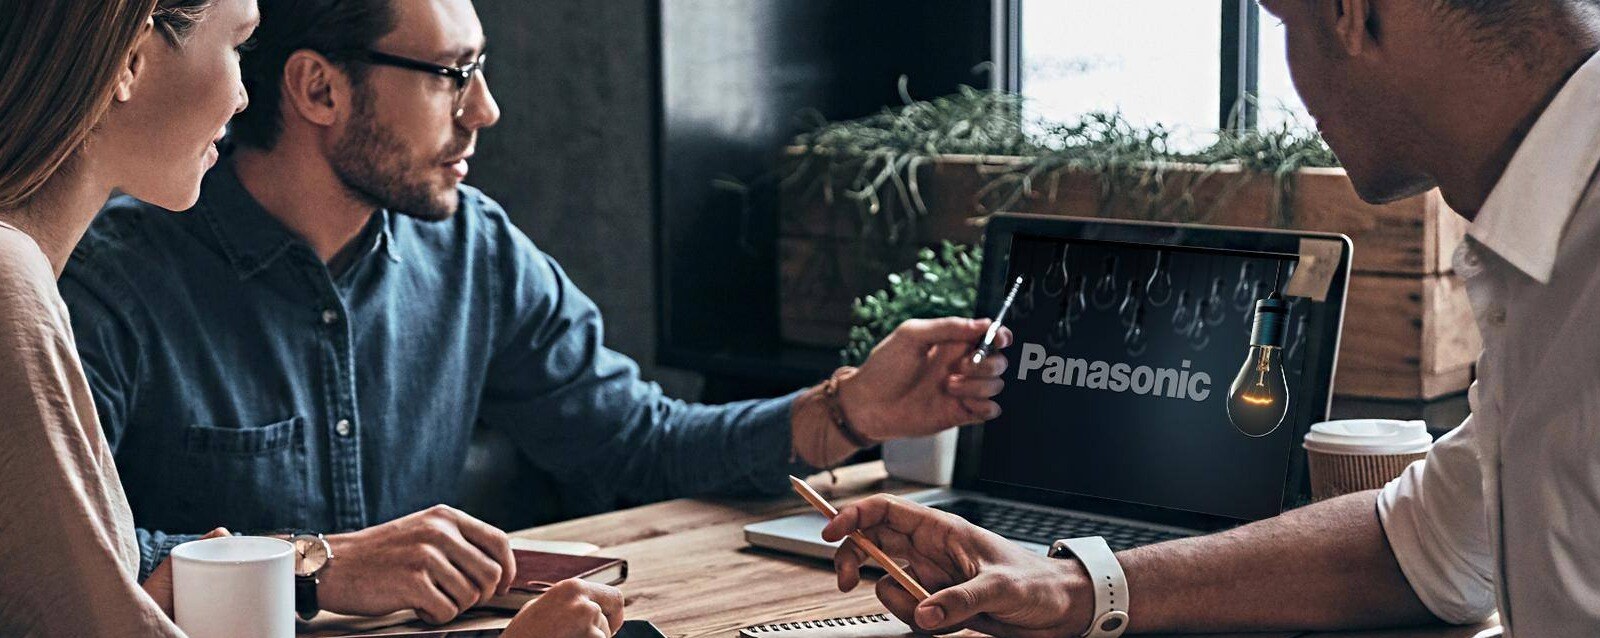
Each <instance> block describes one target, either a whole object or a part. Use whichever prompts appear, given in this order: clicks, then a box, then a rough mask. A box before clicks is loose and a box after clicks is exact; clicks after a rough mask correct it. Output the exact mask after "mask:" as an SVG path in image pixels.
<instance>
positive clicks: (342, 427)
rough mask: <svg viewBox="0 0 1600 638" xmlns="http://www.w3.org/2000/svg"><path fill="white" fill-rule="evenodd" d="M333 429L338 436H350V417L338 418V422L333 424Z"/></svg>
mask: <svg viewBox="0 0 1600 638" xmlns="http://www.w3.org/2000/svg"><path fill="white" fill-rule="evenodd" d="M333 431H334V432H337V433H339V436H350V419H339V422H338V423H335V424H333Z"/></svg>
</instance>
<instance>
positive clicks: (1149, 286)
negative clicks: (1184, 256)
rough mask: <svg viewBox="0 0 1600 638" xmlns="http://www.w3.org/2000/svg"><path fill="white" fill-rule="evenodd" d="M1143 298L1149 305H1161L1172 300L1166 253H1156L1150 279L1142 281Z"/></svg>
mask: <svg viewBox="0 0 1600 638" xmlns="http://www.w3.org/2000/svg"><path fill="white" fill-rule="evenodd" d="M1144 290H1145V298H1146V299H1148V300H1149V301H1150V305H1152V306H1155V307H1158V308H1159V307H1161V306H1164V305H1167V302H1168V301H1171V300H1172V273H1170V272H1167V253H1165V252H1158V253H1156V269H1155V270H1153V271H1151V272H1150V279H1149V280H1147V281H1145V282H1144Z"/></svg>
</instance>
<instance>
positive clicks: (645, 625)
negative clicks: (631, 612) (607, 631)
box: [612, 620, 667, 638]
mask: <svg viewBox="0 0 1600 638" xmlns="http://www.w3.org/2000/svg"><path fill="white" fill-rule="evenodd" d="M612 638H667V636H666V634H663V633H661V630H660V629H656V626H655V625H652V624H650V621H648V620H624V621H622V628H621V629H618V630H617V635H615V636H612Z"/></svg>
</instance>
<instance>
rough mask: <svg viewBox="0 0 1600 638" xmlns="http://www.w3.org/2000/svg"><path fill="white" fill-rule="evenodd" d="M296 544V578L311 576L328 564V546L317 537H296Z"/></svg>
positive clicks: (294, 541)
mask: <svg viewBox="0 0 1600 638" xmlns="http://www.w3.org/2000/svg"><path fill="white" fill-rule="evenodd" d="M292 542H293V543H294V552H295V561H294V573H295V575H296V576H310V575H312V574H315V573H317V571H318V570H320V569H322V566H323V565H326V564H328V544H327V543H326V542H324V541H323V540H322V539H321V538H318V537H316V536H296V537H294V540H293V541H292Z"/></svg>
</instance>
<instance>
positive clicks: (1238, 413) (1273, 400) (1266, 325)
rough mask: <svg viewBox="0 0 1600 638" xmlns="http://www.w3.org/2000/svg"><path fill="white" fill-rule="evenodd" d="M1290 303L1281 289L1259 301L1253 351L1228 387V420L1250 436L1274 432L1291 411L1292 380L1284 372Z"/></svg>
mask: <svg viewBox="0 0 1600 638" xmlns="http://www.w3.org/2000/svg"><path fill="white" fill-rule="evenodd" d="M1288 323H1289V306H1288V304H1285V303H1284V301H1283V298H1282V297H1279V296H1278V293H1276V292H1274V293H1272V296H1270V297H1267V298H1266V299H1262V300H1261V301H1258V302H1256V314H1255V328H1254V329H1253V330H1252V331H1251V333H1250V353H1249V354H1247V355H1245V360H1244V366H1243V367H1241V368H1239V376H1238V377H1235V378H1234V380H1233V385H1232V386H1231V387H1229V389H1228V420H1229V421H1232V422H1233V427H1235V428H1238V429H1239V431H1240V432H1242V433H1244V434H1245V435H1246V436H1252V437H1262V436H1266V435H1268V434H1271V433H1272V432H1273V431H1274V430H1277V429H1278V426H1279V425H1281V424H1282V423H1283V417H1284V415H1285V414H1287V413H1288V412H1289V383H1288V381H1287V380H1285V379H1284V376H1283V359H1282V351H1283V340H1284V336H1285V334H1284V333H1285V332H1286V331H1287V329H1288Z"/></svg>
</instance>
